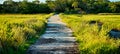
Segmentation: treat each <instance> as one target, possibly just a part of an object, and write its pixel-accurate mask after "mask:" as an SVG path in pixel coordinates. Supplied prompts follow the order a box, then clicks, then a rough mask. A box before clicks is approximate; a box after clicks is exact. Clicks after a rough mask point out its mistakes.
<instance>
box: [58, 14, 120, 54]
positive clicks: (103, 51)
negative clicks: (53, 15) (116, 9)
mask: <svg viewBox="0 0 120 54" xmlns="http://www.w3.org/2000/svg"><path fill="white" fill-rule="evenodd" d="M60 16H61V18H62V20H63V22H66V23H67V25H68V26H69V27H70V28H71V29H72V30H73V31H74V36H75V37H76V39H77V41H78V43H79V50H80V53H81V54H119V52H120V50H119V49H120V48H119V46H120V39H119V38H118V39H115V38H111V37H110V36H109V32H110V31H111V29H113V28H117V29H119V28H120V15H82V16H81V15H80V16H78V15H65V14H61V15H60ZM91 21H94V23H92V24H91V23H90V22H91ZM100 23H102V24H101V25H100V26H99V24H100Z"/></svg>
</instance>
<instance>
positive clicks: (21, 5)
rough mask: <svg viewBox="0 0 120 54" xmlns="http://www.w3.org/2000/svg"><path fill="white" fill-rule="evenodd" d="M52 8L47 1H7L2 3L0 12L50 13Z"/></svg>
mask: <svg viewBox="0 0 120 54" xmlns="http://www.w3.org/2000/svg"><path fill="white" fill-rule="evenodd" d="M50 12H51V10H50V9H49V7H48V6H47V4H45V3H39V2H38V3H35V2H34V1H33V2H27V1H22V2H14V1H11V0H10V1H5V2H4V3H3V4H1V5H0V13H21V14H22V13H24V14H34V13H50Z"/></svg>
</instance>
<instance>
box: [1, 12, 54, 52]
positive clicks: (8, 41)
mask: <svg viewBox="0 0 120 54" xmlns="http://www.w3.org/2000/svg"><path fill="white" fill-rule="evenodd" d="M51 15H52V14H35V15H17V14H7V15H0V54H25V51H26V50H27V49H28V47H29V46H30V45H31V44H33V43H34V42H35V41H36V39H37V38H38V37H39V36H40V35H41V34H42V33H43V32H44V30H45V25H46V19H47V18H48V17H50V16H51Z"/></svg>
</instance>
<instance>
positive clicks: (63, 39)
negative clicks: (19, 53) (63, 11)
mask: <svg viewBox="0 0 120 54" xmlns="http://www.w3.org/2000/svg"><path fill="white" fill-rule="evenodd" d="M27 54H79V53H78V45H77V43H76V40H75V37H73V36H72V30H71V29H69V28H68V27H66V24H65V23H63V22H61V21H60V18H59V16H58V15H54V16H51V17H50V18H49V19H48V23H47V28H46V31H45V34H43V35H42V36H40V38H39V40H38V41H37V42H36V43H35V44H34V45H32V46H30V48H29V49H28V52H27Z"/></svg>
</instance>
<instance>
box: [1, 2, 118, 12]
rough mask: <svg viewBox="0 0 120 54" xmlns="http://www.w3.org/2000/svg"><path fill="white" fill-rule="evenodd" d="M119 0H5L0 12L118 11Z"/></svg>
mask: <svg viewBox="0 0 120 54" xmlns="http://www.w3.org/2000/svg"><path fill="white" fill-rule="evenodd" d="M119 9H120V1H119V2H110V1H109V0H46V2H45V3H40V1H39V0H34V1H33V2H28V1H27V0H23V1H21V2H14V1H13V0H6V1H4V3H3V4H1V5H0V13H29V14H30V13H50V12H64V13H120V10H119Z"/></svg>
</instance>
